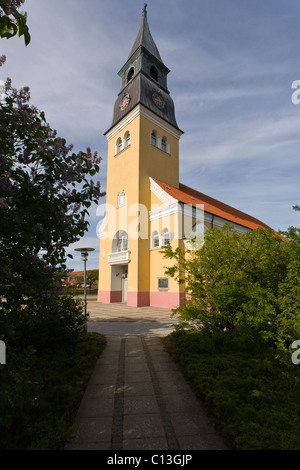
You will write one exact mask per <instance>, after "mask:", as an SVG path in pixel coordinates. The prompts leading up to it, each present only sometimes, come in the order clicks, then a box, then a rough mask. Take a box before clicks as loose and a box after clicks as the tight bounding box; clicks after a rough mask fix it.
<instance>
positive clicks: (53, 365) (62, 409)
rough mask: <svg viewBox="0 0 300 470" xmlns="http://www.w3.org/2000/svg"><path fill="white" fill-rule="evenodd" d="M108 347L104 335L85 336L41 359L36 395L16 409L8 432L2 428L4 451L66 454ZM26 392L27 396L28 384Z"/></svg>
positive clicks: (33, 378)
mask: <svg viewBox="0 0 300 470" xmlns="http://www.w3.org/2000/svg"><path fill="white" fill-rule="evenodd" d="M105 345H106V340H105V338H104V336H102V335H100V334H97V333H88V334H86V335H83V334H81V335H79V337H78V340H77V341H76V342H75V343H72V344H70V345H68V346H65V345H64V346H63V347H61V348H56V349H55V350H49V351H48V352H44V353H43V354H42V355H41V356H39V357H37V358H36V359H35V363H34V366H33V367H31V368H30V377H29V380H28V383H30V384H31V385H32V384H35V387H34V389H35V394H34V395H33V392H31V395H30V399H29V400H28V399H27V400H25V401H24V403H21V404H20V405H19V406H18V407H15V410H14V416H13V419H12V423H11V425H10V426H9V427H8V428H7V429H3V428H2V429H1V428H0V449H2V450H3V449H4V450H62V449H63V448H64V446H65V443H66V442H68V441H69V440H70V439H71V438H72V436H73V433H74V431H75V429H74V425H73V422H74V418H75V416H76V412H77V410H78V407H79V404H80V401H81V399H82V396H83V394H84V391H85V388H86V386H87V382H88V380H89V378H90V375H91V373H92V371H93V369H94V366H95V363H96V361H97V359H98V357H99V356H100V355H101V353H102V351H103V349H104V348H105ZM23 389H24V395H25V390H26V389H25V387H24V384H23ZM20 395H21V393H20ZM21 399H22V398H21V396H20V400H21Z"/></svg>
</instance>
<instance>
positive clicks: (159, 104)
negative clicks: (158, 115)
mask: <svg viewBox="0 0 300 470" xmlns="http://www.w3.org/2000/svg"><path fill="white" fill-rule="evenodd" d="M152 99H153V101H154V103H155V104H156V106H157V107H158V108H159V109H164V107H165V104H166V103H165V100H164V99H163V97H162V96H161V94H160V93H158V92H157V91H155V92H154V93H152Z"/></svg>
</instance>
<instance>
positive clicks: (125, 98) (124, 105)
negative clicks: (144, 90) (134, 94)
mask: <svg viewBox="0 0 300 470" xmlns="http://www.w3.org/2000/svg"><path fill="white" fill-rule="evenodd" d="M129 101H130V95H129V93H127V94H126V95H124V96H123V98H122V100H121V104H120V108H121V111H124V109H126V108H127V106H128V105H129Z"/></svg>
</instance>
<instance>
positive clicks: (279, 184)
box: [0, 0, 300, 270]
mask: <svg viewBox="0 0 300 470" xmlns="http://www.w3.org/2000/svg"><path fill="white" fill-rule="evenodd" d="M143 4H144V2H143V1H140V0H127V1H124V0H110V1H104V0H85V1H83V0H63V1H61V0H51V1H50V2H49V0H26V1H25V4H24V6H23V9H24V10H26V11H27V13H28V25H29V28H30V33H31V37H32V40H31V43H30V44H29V46H28V47H25V45H24V41H23V39H22V38H20V39H19V38H13V39H10V40H8V41H7V40H1V41H0V55H1V54H6V56H7V60H6V63H5V65H4V66H3V67H1V68H0V80H5V78H6V77H10V78H11V79H12V82H13V86H15V87H17V88H20V87H22V86H29V87H30V89H31V98H32V99H31V101H32V103H33V104H34V105H35V106H37V107H38V108H39V109H41V110H43V111H44V112H45V114H46V118H47V120H48V122H49V123H50V125H51V127H52V128H54V129H56V130H57V131H58V135H60V136H62V137H65V138H66V139H67V142H68V143H73V144H74V150H81V149H82V150H84V149H85V148H86V147H87V146H90V147H91V149H92V150H93V151H94V150H97V151H98V153H99V154H100V155H101V156H102V157H103V161H102V165H101V170H100V173H99V175H98V178H94V179H95V181H96V180H98V179H99V180H100V182H101V186H102V189H103V190H105V187H106V157H107V142H106V138H105V136H104V132H105V131H106V130H107V129H108V128H109V127H110V124H111V120H112V112H113V105H114V102H115V99H116V97H117V94H118V92H119V89H120V78H119V77H118V75H117V73H118V71H119V70H120V69H121V67H122V66H123V65H124V63H125V62H126V60H127V57H128V54H129V52H130V50H131V48H132V45H133V43H134V41H135V38H136V36H137V33H138V30H139V26H140V21H141V13H142V7H143ZM147 10H148V21H149V25H150V30H151V33H152V35H153V37H154V40H155V42H156V45H157V47H158V49H159V51H160V54H161V57H162V59H163V61H164V63H165V65H166V66H167V67H168V68H169V69H170V70H171V72H170V74H169V76H168V88H169V90H170V92H171V96H172V98H173V100H174V103H175V110H176V119H177V123H178V126H179V127H180V128H181V129H182V130H183V131H184V135H183V136H182V138H181V141H180V181H181V182H182V183H184V184H186V185H188V186H190V187H192V188H194V189H197V190H199V191H201V192H203V193H205V194H207V195H209V196H211V197H214V198H216V199H219V200H221V201H223V202H225V203H227V204H229V205H232V206H233V207H235V208H237V209H240V210H242V211H244V212H247V213H249V214H251V215H253V216H254V217H257V218H258V219H260V220H262V221H263V222H265V223H266V224H268V225H269V226H271V227H273V228H274V229H276V230H278V229H281V230H284V229H286V228H287V227H288V226H289V225H297V226H298V225H299V215H298V214H299V213H297V212H295V211H293V210H292V206H293V205H295V204H300V185H299V175H300V158H299V148H300V105H296V104H293V103H292V100H291V97H292V94H293V92H294V91H295V90H293V89H292V83H293V82H294V81H295V80H300V67H299V55H300V52H299V44H300V29H299V24H300V3H299V0H260V1H258V0H251V1H249V0H189V1H188V2H187V1H183V0H163V1H162V0H149V1H148V9H147ZM99 202H100V204H103V203H105V198H103V199H102V200H100V201H99ZM99 220H100V219H99V217H97V216H96V206H92V207H91V208H90V217H89V221H90V228H89V231H88V233H87V234H86V236H85V237H84V238H83V239H82V240H81V241H80V242H78V243H77V244H76V245H73V246H71V247H69V249H68V252H70V253H73V254H74V260H73V261H70V262H69V263H68V266H69V267H70V268H71V269H75V270H79V269H82V262H81V260H80V255H78V254H77V253H76V252H74V248H75V247H78V246H84V245H85V246H90V247H93V248H95V252H93V254H91V255H90V257H89V262H88V268H90V269H95V268H98V252H99V240H98V238H97V234H96V226H97V224H98V222H99Z"/></svg>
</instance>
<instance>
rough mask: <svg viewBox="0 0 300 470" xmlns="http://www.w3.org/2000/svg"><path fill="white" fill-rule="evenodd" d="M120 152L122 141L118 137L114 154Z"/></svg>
mask: <svg viewBox="0 0 300 470" xmlns="http://www.w3.org/2000/svg"><path fill="white" fill-rule="evenodd" d="M121 150H122V139H121V137H119V138H118V140H117V143H116V154H117V153H119V152H121Z"/></svg>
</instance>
